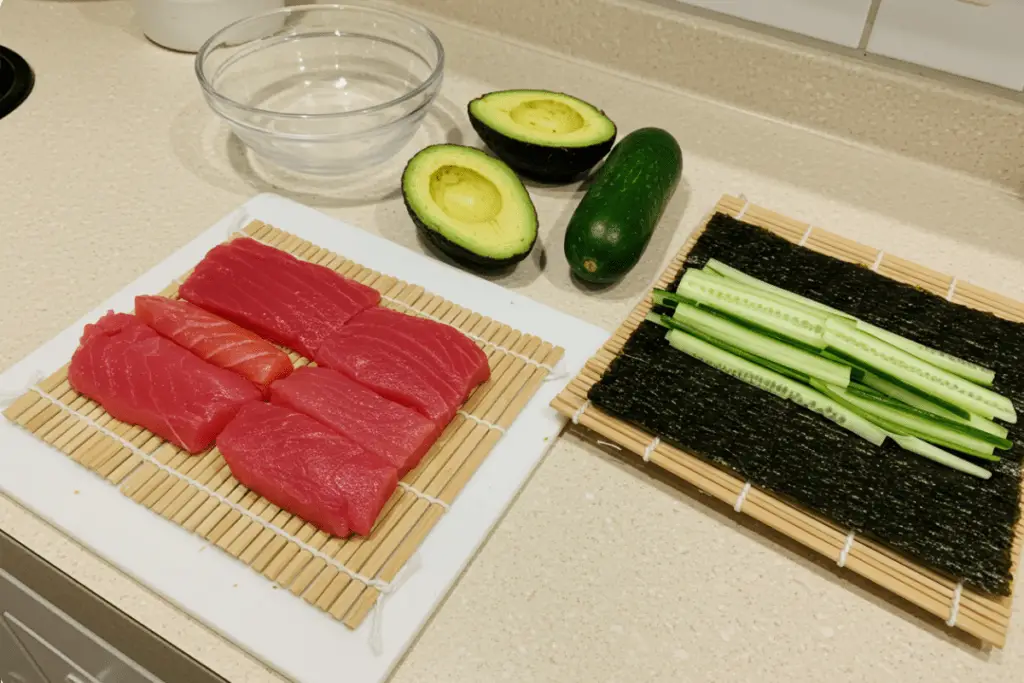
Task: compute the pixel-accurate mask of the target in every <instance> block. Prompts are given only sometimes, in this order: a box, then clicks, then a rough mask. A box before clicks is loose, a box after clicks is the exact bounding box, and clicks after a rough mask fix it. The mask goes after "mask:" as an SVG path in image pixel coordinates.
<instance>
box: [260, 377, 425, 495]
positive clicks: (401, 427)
mask: <svg viewBox="0 0 1024 683" xmlns="http://www.w3.org/2000/svg"><path fill="white" fill-rule="evenodd" d="M270 402H271V403H273V404H274V405H279V406H283V407H285V408H289V409H291V410H294V411H296V412H299V413H302V414H303V415H308V416H309V417H312V418H313V419H315V420H317V421H318V422H321V423H323V424H325V425H327V426H328V427H331V428H332V429H334V430H336V431H337V432H338V433H340V434H341V435H342V436H345V437H347V438H349V439H351V440H352V441H354V442H356V443H357V444H359V445H360V446H362V447H363V448H365V449H366V450H368V451H369V452H371V453H373V454H374V455H376V456H378V457H379V458H380V459H381V460H383V461H385V462H387V463H390V464H391V465H392V466H393V467H395V468H396V469H397V470H398V476H399V477H402V476H404V475H405V474H406V473H407V472H408V471H409V470H411V469H412V468H414V467H416V465H418V464H419V462H420V459H421V458H423V455H424V454H425V453H426V452H427V450H428V449H429V448H430V446H431V445H432V444H433V443H434V440H435V439H436V438H437V434H438V430H437V427H436V426H435V425H434V423H433V422H431V421H430V420H428V419H427V418H425V417H423V416H422V415H420V414H419V413H417V412H416V411H415V410H413V409H412V408H407V407H405V406H403V405H399V404H398V403H395V402H393V401H389V400H387V399H386V398H382V397H381V396H378V395H377V394H375V393H374V392H372V391H370V390H369V389H367V388H366V387H364V386H363V385H361V384H359V383H358V382H356V381H354V380H351V379H349V378H348V377H346V376H345V375H343V374H341V373H340V372H335V371H334V370H329V369H327V368H314V367H304V368H299V369H298V370H296V371H295V372H294V373H293V374H292V375H291V376H290V377H287V378H285V379H282V380H278V381H277V382H274V383H273V384H272V385H271V387H270Z"/></svg>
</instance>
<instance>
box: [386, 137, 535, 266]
mask: <svg viewBox="0 0 1024 683" xmlns="http://www.w3.org/2000/svg"><path fill="white" fill-rule="evenodd" d="M402 197H403V199H404V200H405V208H406V209H407V210H408V211H409V216H410V217H411V218H412V220H413V223H415V224H416V227H417V228H419V230H420V233H421V234H422V235H423V236H424V237H425V238H426V239H427V240H428V241H429V242H430V243H431V244H433V245H434V246H435V247H437V248H438V249H440V250H441V251H442V252H443V253H445V254H446V255H448V256H449V257H451V258H452V259H454V260H456V261H458V262H459V263H462V264H464V265H467V266H471V267H474V268H501V267H505V266H510V265H513V264H515V263H518V262H519V261H522V260H523V259H524V258H526V256H527V255H528V254H529V253H530V250H531V249H533V245H534V243H535V242H536V241H537V211H536V209H535V208H534V206H533V200H531V199H530V194H529V193H528V192H527V191H526V188H525V187H523V183H522V181H521V180H519V177H518V176H517V175H516V174H515V173H514V172H513V171H512V169H511V168H509V167H508V166H507V165H505V164H504V163H503V162H502V161H500V160H498V159H495V158H494V157H491V156H488V155H487V154H486V153H484V152H481V151H480V150H478V149H473V148H472V147H463V146H462V145H431V146H429V147H425V148H423V149H421V150H420V151H419V152H417V153H416V155H415V156H414V157H413V158H412V159H410V160H409V163H408V165H406V167H405V171H404V172H403V173H402Z"/></svg>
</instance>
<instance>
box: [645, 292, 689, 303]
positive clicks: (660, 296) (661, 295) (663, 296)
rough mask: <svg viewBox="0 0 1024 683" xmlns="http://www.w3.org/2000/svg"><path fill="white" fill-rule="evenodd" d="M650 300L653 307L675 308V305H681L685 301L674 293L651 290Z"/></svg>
mask: <svg viewBox="0 0 1024 683" xmlns="http://www.w3.org/2000/svg"><path fill="white" fill-rule="evenodd" d="M651 299H653V300H654V305H655V306H675V305H676V304H681V303H684V302H685V301H686V299H684V298H683V297H681V296H679V295H678V294H676V293H675V292H670V291H668V290H665V289H654V290H652V291H651Z"/></svg>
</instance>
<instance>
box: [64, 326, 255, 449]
mask: <svg viewBox="0 0 1024 683" xmlns="http://www.w3.org/2000/svg"><path fill="white" fill-rule="evenodd" d="M68 381H69V382H70V383H71V386H72V387H73V388H74V389H75V391H77V392H79V393H80V394H84V395H85V396H88V397H89V398H91V399H93V400H94V401H96V402H98V403H99V404H100V405H102V406H103V407H104V408H105V409H106V411H107V412H108V413H110V414H111V415H113V416H114V417H115V418H117V419H118V420H121V421H122V422H128V423H130V424H136V425H140V426H142V427H145V428H146V429H148V430H149V431H151V432H153V433H154V434H156V435H158V436H160V437H162V438H164V439H166V440H167V441H170V442H171V443H174V444H176V445H178V446H181V447H182V448H184V449H186V450H187V451H189V452H190V453H199V452H200V451H203V450H205V449H206V448H208V447H209V446H210V444H212V443H213V440H214V438H216V436H217V434H219V433H220V431H221V430H222V429H223V428H224V426H225V425H226V424H227V423H228V422H229V421H230V420H231V419H232V418H233V417H234V416H235V414H236V413H237V412H238V411H239V409H240V408H241V407H242V406H243V405H245V404H246V403H252V402H258V401H259V400H260V398H261V394H260V390H259V389H257V388H256V385H254V384H253V383H252V382H249V381H248V380H245V379H243V378H241V377H239V376H238V375H236V374H235V373H233V372H230V371H228V370H225V369H223V368H219V367H217V366H216V365H212V364H210V363H207V362H206V361H204V360H202V359H201V358H199V357H198V356H196V355H194V354H192V353H191V352H189V351H187V350H185V349H183V348H182V347H180V346H178V345H177V344H175V343H174V342H172V341H169V340H167V339H164V338H163V337H161V336H160V335H159V334H157V333H156V332H155V331H154V330H153V329H152V328H150V327H149V326H147V325H146V324H144V323H143V322H142V321H141V320H139V319H138V318H137V317H135V316H133V315H128V314H126V313H114V312H113V311H111V312H109V313H107V314H106V315H104V316H103V317H102V318H100V319H99V320H98V321H97V322H96V323H95V324H92V325H86V326H85V331H84V332H83V334H82V341H81V344H80V346H79V347H78V350H77V351H75V354H74V356H72V358H71V366H70V368H68Z"/></svg>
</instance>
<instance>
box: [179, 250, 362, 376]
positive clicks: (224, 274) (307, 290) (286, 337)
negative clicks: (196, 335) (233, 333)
mask: <svg viewBox="0 0 1024 683" xmlns="http://www.w3.org/2000/svg"><path fill="white" fill-rule="evenodd" d="M178 293H179V294H180V295H181V297H182V298H183V299H186V300H187V301H190V302H192V303H193V304H195V305H197V306H199V307H201V308H205V309H206V310H208V311H210V312H211V313H216V314H217V315H219V316H221V317H223V318H227V319H228V320H230V321H231V322H234V323H237V324H239V325H241V326H242V327H245V328H248V329H250V330H252V331H253V332H256V333H258V334H259V335H260V336H263V337H266V338H267V339H269V340H270V341H273V342H276V343H278V344H283V345H284V346H287V347H288V348H290V349H294V350H295V351H298V352H299V353H301V354H302V355H304V356H306V357H307V358H312V357H313V354H314V353H315V352H316V350H317V349H318V348H319V347H320V343H321V342H322V341H323V340H324V339H326V338H327V337H328V336H330V335H331V334H333V333H334V332H337V331H338V330H340V329H341V327H342V326H343V325H344V324H345V323H346V322H348V321H349V319H351V318H352V316H354V315H356V314H357V313H359V312H360V311H362V310H364V309H366V308H369V307H371V306H375V305H376V304H377V303H378V302H379V301H380V293H379V292H377V290H375V289H372V288H370V287H367V286H365V285H361V284H359V283H358V282H355V281H354V280H349V279H348V278H344V277H342V276H341V275H338V274H337V273H335V272H334V271H333V270H331V269H329V268H326V267H324V266H319V265H316V264H314V263H309V262H306V261H300V260H299V259H297V258H295V257H294V256H292V255H290V254H286V253H285V252H283V251H281V250H280V249H275V248H274V247H268V246H266V245H264V244H260V243H259V242H257V241H256V240H252V239H249V238H239V239H236V240H233V241H231V242H229V243H228V244H222V245H219V246H217V247H214V248H213V249H211V250H210V252H209V253H208V254H207V255H206V256H205V257H204V258H203V260H202V261H200V262H199V265H198V266H196V269H195V271H193V273H192V275H190V276H189V278H188V279H187V280H186V281H185V283H184V284H183V285H182V286H181V287H180V288H179V290H178Z"/></svg>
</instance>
